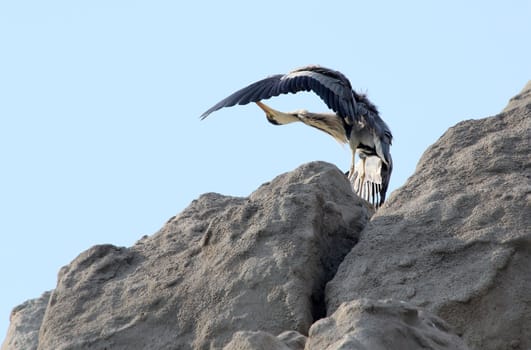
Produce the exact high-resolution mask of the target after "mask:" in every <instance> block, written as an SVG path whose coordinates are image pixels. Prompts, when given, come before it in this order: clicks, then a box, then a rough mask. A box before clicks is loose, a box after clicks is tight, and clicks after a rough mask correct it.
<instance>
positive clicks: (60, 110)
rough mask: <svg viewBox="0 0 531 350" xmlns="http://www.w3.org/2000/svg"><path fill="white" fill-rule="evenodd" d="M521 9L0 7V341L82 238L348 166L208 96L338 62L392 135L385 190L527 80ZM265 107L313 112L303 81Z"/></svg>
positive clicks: (160, 4)
mask: <svg viewBox="0 0 531 350" xmlns="http://www.w3.org/2000/svg"><path fill="white" fill-rule="evenodd" d="M530 18H531V2H530V1H510V2H501V1H489V0H487V1H485V0H482V1H457V0H455V1H444V2H443V1H437V2H436V1H395V2H391V1H387V2H384V1H363V2H361V1H346V0H345V1H334V0H328V1H310V0H304V1H286V0H282V1H280V0H270V1H267V2H263V3H261V2H253V1H228V0H227V1H201V0H195V1H180V2H179V1H162V0H160V1H159V0H153V1H140V0H137V1H135V0H127V1H125V0H124V1H115V0H105V1H103V0H91V1H71V0H70V1H66V0H64V1H58V0H49V1H30V0H17V1H14V0H11V1H9V0H5V1H0V48H1V49H0V161H1V167H0V234H1V244H0V278H1V287H0V288H1V289H0V290H1V298H0V341H3V339H4V335H5V332H6V330H7V326H8V322H9V313H10V311H11V309H12V308H13V307H14V306H16V305H18V304H20V303H21V302H23V301H25V300H27V299H30V298H35V297H39V296H40V295H41V293H42V292H44V291H46V290H50V289H53V288H54V286H55V284H56V278H57V273H58V271H59V269H60V267H61V266H63V265H66V264H68V263H69V262H70V261H71V260H72V259H74V258H75V257H76V256H77V255H78V254H79V253H81V252H82V251H84V250H86V249H88V248H89V247H91V246H92V245H95V244H102V243H112V244H115V245H118V246H130V245H132V244H134V242H135V241H136V240H138V239H139V238H140V237H141V236H143V235H146V234H147V235H150V234H153V233H155V232H156V231H157V230H158V229H159V228H160V227H162V225H163V224H164V222H165V221H166V220H167V219H168V218H170V217H171V216H172V215H175V214H177V213H179V212H180V211H181V210H183V209H184V208H185V207H186V206H187V205H188V204H189V203H190V201H192V200H193V199H194V198H197V197H198V196H199V195H200V194H201V193H205V192H212V191H213V192H219V193H223V194H227V195H235V196H246V195H248V194H249V193H250V192H252V191H253V190H254V189H255V188H257V187H258V186H259V185H260V184H262V183H263V182H266V181H268V180H270V179H272V178H273V177H275V176H276V175H278V174H280V173H282V172H285V171H289V170H292V169H294V168H296V167H297V166H299V165H301V164H303V163H306V162H309V161H313V160H324V161H328V162H331V163H334V164H336V165H337V166H338V167H340V168H341V169H343V170H346V169H347V168H348V166H349V163H350V151H349V149H348V147H342V146H340V145H338V144H337V143H336V142H335V141H334V140H333V139H332V138H330V137H329V136H328V135H326V134H324V133H320V132H319V131H316V130H314V129H312V128H309V127H307V126H304V125H293V124H292V125H287V126H282V127H279V126H273V125H271V124H269V123H267V122H266V119H265V117H264V115H263V113H262V111H261V110H259V109H258V108H257V107H256V106H254V105H249V106H241V107H233V108H230V109H224V110H221V111H218V112H216V113H215V114H212V115H211V116H210V117H209V118H208V119H206V120H205V121H200V120H199V119H198V116H199V115H200V114H201V113H202V112H204V111H205V110H206V109H208V108H209V107H211V106H212V105H213V104H214V103H216V102H218V101H219V100H220V99H222V98H224V97H226V96H227V95H229V94H230V93H232V92H234V91H235V90H237V89H239V88H241V87H243V86H245V85H247V84H249V83H251V82H253V81H255V80H258V79H261V78H264V77H266V76H268V75H271V74H275V73H285V72H287V71H289V70H291V69H293V68H297V67H300V66H303V65H307V64H320V65H323V66H327V67H330V68H334V69H337V70H340V71H342V72H343V73H344V74H345V75H347V76H348V77H349V78H350V80H351V82H352V85H353V87H354V88H355V89H357V90H358V91H360V92H366V93H368V95H369V98H370V99H371V100H372V101H373V102H374V103H375V104H376V105H377V106H378V107H379V109H380V111H381V116H382V117H383V118H384V120H385V121H386V122H387V123H388V124H389V126H390V127H391V130H392V131H393V134H394V137H395V139H394V144H393V147H392V149H391V151H392V155H393V159H394V164H395V168H394V173H393V177H392V179H391V191H392V190H394V189H396V188H398V187H400V186H401V185H402V184H403V183H404V182H405V181H406V179H407V178H408V177H409V176H410V175H411V174H412V173H413V172H414V169H415V166H416V163H417V161H418V160H419V158H420V156H421V154H422V152H423V151H424V150H425V149H426V148H427V147H428V146H429V145H430V144H432V143H433V142H435V141H436V140H437V139H438V137H440V136H441V135H442V133H443V132H444V131H445V130H446V129H447V128H449V127H450V126H452V125H454V124H455V123H457V122H459V121H461V120H465V119H470V118H480V117H486V116H489V115H495V114H497V113H498V112H499V111H501V110H502V109H503V108H504V106H505V105H506V103H507V101H508V99H509V98H510V97H512V96H513V95H515V94H516V93H518V92H519V91H520V89H521V88H522V87H523V86H524V85H525V83H526V82H527V81H528V80H529V79H531V45H530V42H531V41H530V38H531V21H530ZM270 104H271V106H272V107H274V108H276V109H279V110H284V111H289V110H293V109H298V108H306V109H308V110H310V111H315V112H319V111H326V106H324V104H322V103H321V101H320V100H319V99H318V98H317V97H315V96H314V95H311V94H305V93H303V94H300V95H296V96H293V95H290V96H284V97H279V98H275V99H273V100H270ZM433 166H444V164H433Z"/></svg>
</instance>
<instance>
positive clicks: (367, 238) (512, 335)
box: [326, 83, 531, 350]
mask: <svg viewBox="0 0 531 350" xmlns="http://www.w3.org/2000/svg"><path fill="white" fill-rule="evenodd" d="M530 89H531V83H530V84H528V85H527V86H526V88H525V89H524V90H523V91H522V94H520V95H518V96H517V97H515V98H513V99H512V100H511V102H510V103H509V105H508V106H507V108H506V109H505V110H504V112H502V113H501V114H499V115H497V116H495V117H491V118H486V119H481V120H469V121H465V122H461V123H459V124H457V125H456V126H454V127H452V128H450V129H449V130H448V131H447V132H446V133H445V134H444V135H443V136H442V137H441V138H440V139H439V140H438V141H437V142H436V143H435V144H434V145H432V146H431V147H430V148H429V149H428V150H427V151H426V152H425V153H424V155H423V156H422V158H421V160H420V162H419V164H418V166H417V169H416V172H415V174H414V175H413V176H412V177H411V178H410V179H409V180H408V181H407V183H406V184H405V185H404V186H403V187H401V188H400V189H398V190H397V191H395V192H394V193H393V194H392V196H391V197H390V198H389V200H388V202H387V203H386V204H385V205H384V206H383V208H381V209H380V210H379V211H378V212H377V213H376V214H375V216H373V218H372V220H371V222H370V223H369V224H368V225H367V227H366V229H365V230H364V231H363V232H362V235H361V237H360V242H359V243H358V244H357V245H356V246H355V247H354V249H353V250H352V251H351V252H350V253H349V254H348V255H347V257H346V258H345V261H344V262H343V263H342V264H341V266H340V268H339V270H338V273H337V274H336V276H335V277H334V279H333V280H332V281H331V282H330V283H329V284H328V285H327V289H326V300H327V308H328V309H327V310H328V313H329V314H331V313H333V312H334V311H335V310H336V309H337V308H338V307H339V305H340V304H341V303H342V302H346V301H349V300H353V299H358V298H372V299H388V298H389V299H397V300H405V301H409V302H411V303H413V304H415V305H420V306H424V307H425V308H427V309H428V310H430V311H432V312H434V313H435V314H437V315H438V316H439V317H441V318H442V319H444V320H445V321H446V322H448V323H449V324H451V325H452V326H454V327H455V328H456V330H457V332H458V333H459V334H462V336H463V337H464V339H465V340H466V342H467V344H468V345H469V346H470V347H471V348H473V349H482V350H489V349H506V348H508V349H513V348H514V349H529V348H531V293H530V291H531V181H530V178H531V141H530V140H531V94H530V93H529V91H530Z"/></svg>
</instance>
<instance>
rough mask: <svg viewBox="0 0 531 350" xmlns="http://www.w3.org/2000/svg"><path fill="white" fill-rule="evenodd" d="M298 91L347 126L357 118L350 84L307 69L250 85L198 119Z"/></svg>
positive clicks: (326, 71) (340, 76) (336, 75)
mask: <svg viewBox="0 0 531 350" xmlns="http://www.w3.org/2000/svg"><path fill="white" fill-rule="evenodd" d="M299 91H313V92H314V93H315V94H317V95H318V96H319V97H320V98H321V99H322V100H323V102H324V103H325V104H326V105H327V106H328V108H330V109H331V110H333V111H334V112H336V113H337V114H338V115H339V116H341V117H343V118H344V119H345V120H346V121H347V123H349V124H350V123H352V121H354V120H355V118H357V117H356V116H357V113H356V112H357V105H356V99H355V96H354V92H353V91H352V86H351V85H350V82H349V80H348V79H347V78H346V77H345V76H344V75H343V74H341V73H340V72H338V71H334V70H331V69H328V68H324V67H321V66H307V67H303V68H299V69H296V70H294V71H291V72H289V73H288V74H284V75H283V74H277V75H273V76H270V77H267V78H265V79H262V80H260V81H257V82H255V83H252V84H251V85H249V86H247V87H244V88H243V89H241V90H238V91H236V92H235V93H233V94H232V95H230V96H229V97H227V98H225V99H223V100H221V101H220V102H218V103H216V104H215V105H214V106H212V108H210V109H209V110H207V111H206V112H205V113H203V114H202V115H201V119H204V118H206V117H207V116H208V115H209V114H210V113H212V112H214V111H217V110H218V109H221V108H223V107H231V106H234V105H245V104H248V103H250V102H258V101H261V100H266V99H268V98H271V97H274V96H278V95H281V94H288V93H297V92H299Z"/></svg>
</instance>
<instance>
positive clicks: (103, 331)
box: [39, 162, 369, 350]
mask: <svg viewBox="0 0 531 350" xmlns="http://www.w3.org/2000/svg"><path fill="white" fill-rule="evenodd" d="M368 218H369V213H368V210H367V209H366V206H365V205H364V204H363V203H362V202H361V201H360V200H358V199H357V197H355V195H354V194H353V193H352V191H351V190H350V185H349V183H348V180H347V179H346V178H345V176H344V175H343V174H342V173H341V172H340V171H339V170H338V169H337V168H336V167H335V166H333V165H330V164H326V163H322V162H315V163H310V164H307V165H303V166H301V167H299V168H298V169H296V170H294V171H292V172H289V173H286V174H284V175H281V176H279V177H277V178H276V179H274V180H273V181H272V182H271V183H268V184H265V185H263V186H261V187H260V188H259V189H258V190H257V191H255V192H254V193H252V194H251V195H250V196H249V197H248V198H235V197H227V196H222V195H219V194H213V193H210V194H206V195H203V196H201V197H200V198H199V199H198V200H196V201H194V202H192V204H191V205H190V206H189V207H188V208H187V209H186V210H184V211H183V212H182V213H181V214H179V215H178V216H176V217H174V218H172V219H171V220H170V221H169V222H168V223H167V224H166V225H165V226H164V227H163V228H162V229H161V230H160V232H158V233H157V234H155V235H153V236H152V237H146V238H144V239H142V240H141V241H139V242H138V243H137V244H135V245H134V246H133V247H131V248H118V247H114V246H110V245H103V246H96V247H93V248H91V249H89V250H88V251H86V252H84V253H82V254H81V255H80V256H79V257H78V258H76V259H75V260H74V261H73V262H72V263H71V264H70V265H68V266H66V267H65V268H63V270H62V271H61V272H60V276H59V282H58V285H57V288H56V289H55V291H54V292H53V293H52V295H51V300H50V304H49V307H48V309H47V310H46V314H45V317H44V321H43V325H42V327H41V331H40V344H39V349H43V350H44V349H54V350H55V349H89V348H90V349H148V348H150V349H192V348H193V349H216V348H219V349H221V348H222V347H223V346H224V345H226V343H227V342H228V341H229V340H230V339H231V337H232V335H233V333H235V332H236V331H245V330H249V331H257V330H261V331H265V332H270V333H271V334H279V333H282V332H283V331H286V330H295V331H299V332H301V333H306V332H307V331H308V329H309V327H310V326H311V324H312V323H313V320H314V318H319V317H321V316H324V296H323V291H324V285H325V283H326V282H327V281H328V280H329V279H331V278H332V276H333V274H334V273H335V271H336V268H337V266H338V265H339V263H340V262H341V261H342V259H343V257H344V255H345V254H346V253H347V252H348V251H349V250H350V248H351V247H352V246H353V244H354V243H355V242H356V240H357V236H358V234H359V232H360V230H361V229H362V228H363V226H364V225H365V223H366V222H367V220H368Z"/></svg>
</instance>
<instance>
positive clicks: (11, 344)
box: [1, 292, 50, 350]
mask: <svg viewBox="0 0 531 350" xmlns="http://www.w3.org/2000/svg"><path fill="white" fill-rule="evenodd" d="M49 299H50V292H45V293H43V295H42V296H41V297H40V298H37V299H32V300H28V301H26V302H25V303H23V304H21V305H19V306H17V307H15V308H14V309H13V311H11V316H10V318H9V321H10V323H9V329H8V330H7V335H6V338H5V340H4V342H3V344H2V348H1V349H2V350H15V349H24V350H36V349H37V346H38V344H39V329H40V327H41V323H42V318H43V317H44V311H45V310H46V305H47V304H48V300H49Z"/></svg>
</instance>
